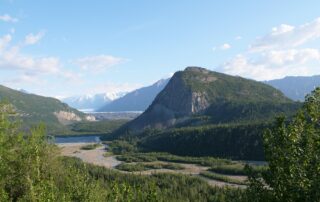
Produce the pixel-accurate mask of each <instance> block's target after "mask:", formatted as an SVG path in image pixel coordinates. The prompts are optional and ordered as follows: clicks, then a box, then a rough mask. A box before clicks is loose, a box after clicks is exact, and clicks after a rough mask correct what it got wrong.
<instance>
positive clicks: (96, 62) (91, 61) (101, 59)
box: [73, 55, 125, 72]
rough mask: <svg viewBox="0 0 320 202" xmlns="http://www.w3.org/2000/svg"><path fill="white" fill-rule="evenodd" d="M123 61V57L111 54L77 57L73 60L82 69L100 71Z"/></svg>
mask: <svg viewBox="0 0 320 202" xmlns="http://www.w3.org/2000/svg"><path fill="white" fill-rule="evenodd" d="M124 61H125V59H123V58H119V57H114V56H111V55H96V56H88V57H83V58H78V59H76V60H74V61H73V63H74V64H76V65H78V66H80V67H81V68H82V69H83V70H90V71H93V72H101V71H104V70H106V69H108V68H110V67H113V66H115V65H118V64H120V63H122V62H124Z"/></svg>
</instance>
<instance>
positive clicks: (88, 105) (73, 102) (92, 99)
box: [62, 92, 126, 110]
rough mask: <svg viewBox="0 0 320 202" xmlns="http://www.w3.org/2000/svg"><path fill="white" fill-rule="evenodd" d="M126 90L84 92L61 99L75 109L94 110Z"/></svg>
mask: <svg viewBox="0 0 320 202" xmlns="http://www.w3.org/2000/svg"><path fill="white" fill-rule="evenodd" d="M125 94H126V92H108V93H99V94H86V95H78V96H72V97H67V98H64V99H62V101H63V102H65V103H67V104H68V105H69V106H71V107H74V108H76V109H92V110H96V109H99V108H100V107H102V106H103V105H105V104H107V103H110V102H112V101H113V100H115V99H118V98H120V97H122V96H124V95H125Z"/></svg>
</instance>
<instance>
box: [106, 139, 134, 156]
mask: <svg viewBox="0 0 320 202" xmlns="http://www.w3.org/2000/svg"><path fill="white" fill-rule="evenodd" d="M108 147H109V148H108V150H109V151H110V152H112V153H113V154H126V153H132V152H136V151H137V147H136V145H134V143H132V142H131V143H129V142H128V141H123V140H115V141H112V142H111V143H109V144H108Z"/></svg>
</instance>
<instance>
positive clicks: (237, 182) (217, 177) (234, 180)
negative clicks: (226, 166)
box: [200, 171, 247, 185]
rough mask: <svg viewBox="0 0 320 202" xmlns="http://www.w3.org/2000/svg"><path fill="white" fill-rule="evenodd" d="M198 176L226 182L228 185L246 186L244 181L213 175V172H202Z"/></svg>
mask: <svg viewBox="0 0 320 202" xmlns="http://www.w3.org/2000/svg"><path fill="white" fill-rule="evenodd" d="M200 175H201V176H203V177H206V178H209V179H213V180H217V181H221V182H227V183H230V184H238V185H247V182H246V181H244V180H240V179H236V178H232V177H229V176H226V175H222V174H218V173H214V172H208V171H204V172H201V173H200Z"/></svg>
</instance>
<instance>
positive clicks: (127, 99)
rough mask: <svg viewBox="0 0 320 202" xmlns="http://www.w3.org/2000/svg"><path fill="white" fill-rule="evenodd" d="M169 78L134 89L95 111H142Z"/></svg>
mask: <svg viewBox="0 0 320 202" xmlns="http://www.w3.org/2000/svg"><path fill="white" fill-rule="evenodd" d="M168 81H169V79H161V80H159V81H157V82H155V83H154V84H152V85H150V86H146V87H143V88H139V89H136V90H134V91H132V92H130V93H128V94H126V95H125V96H123V97H121V98H119V99H116V100H114V101H113V102H110V103H107V104H106V105H105V106H103V107H101V108H100V109H98V110H97V111H100V112H114V111H144V110H146V109H147V107H148V106H149V105H150V104H151V103H152V101H153V99H154V98H155V97H156V95H157V94H158V93H159V92H160V91H161V90H162V89H163V88H164V87H165V86H166V85H167V83H168Z"/></svg>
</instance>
